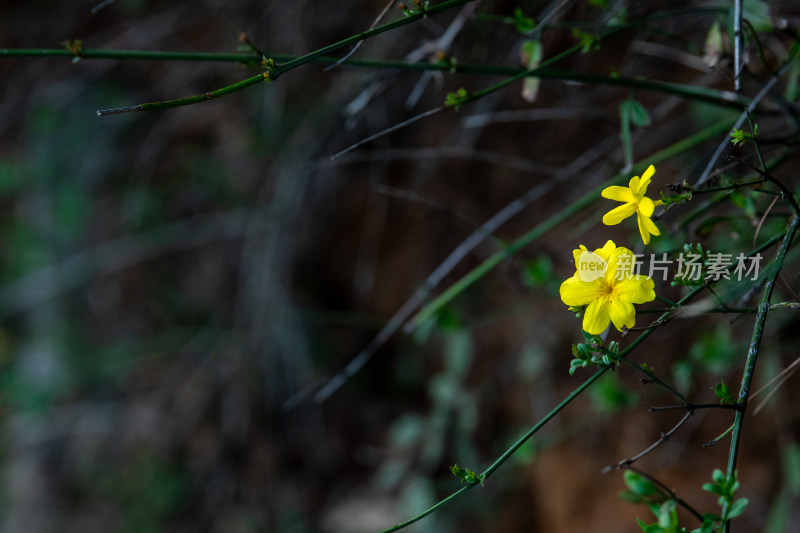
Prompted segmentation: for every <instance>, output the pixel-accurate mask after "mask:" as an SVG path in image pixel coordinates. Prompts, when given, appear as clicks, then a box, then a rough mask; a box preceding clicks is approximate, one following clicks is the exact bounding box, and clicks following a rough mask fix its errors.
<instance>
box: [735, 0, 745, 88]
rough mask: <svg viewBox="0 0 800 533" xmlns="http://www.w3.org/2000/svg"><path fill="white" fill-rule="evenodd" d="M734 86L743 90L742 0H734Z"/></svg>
mask: <svg viewBox="0 0 800 533" xmlns="http://www.w3.org/2000/svg"><path fill="white" fill-rule="evenodd" d="M733 38H734V45H733V86H734V89H735V90H736V92H737V93H740V92H742V52H743V43H742V0H733Z"/></svg>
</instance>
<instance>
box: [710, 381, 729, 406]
mask: <svg viewBox="0 0 800 533" xmlns="http://www.w3.org/2000/svg"><path fill="white" fill-rule="evenodd" d="M714 394H716V395H717V398H719V401H720V402H722V403H724V404H732V403H733V396H731V389H730V387H728V385H727V384H726V383H725V381H724V380H723V381H720V382H719V383H717V384H716V385H714Z"/></svg>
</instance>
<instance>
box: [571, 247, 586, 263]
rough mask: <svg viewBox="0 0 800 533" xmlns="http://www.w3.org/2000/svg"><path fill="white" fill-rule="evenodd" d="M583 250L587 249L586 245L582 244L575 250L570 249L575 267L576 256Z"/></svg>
mask: <svg viewBox="0 0 800 533" xmlns="http://www.w3.org/2000/svg"><path fill="white" fill-rule="evenodd" d="M585 251H587V250H586V247H585V246H584V245H582V244H581V245H580V246H579V247H578V248H577V249H576V250H572V259H573V261H574V262H575V268H578V258H579V257H580V256H581V254H582V253H583V252H585Z"/></svg>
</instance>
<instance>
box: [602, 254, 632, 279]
mask: <svg viewBox="0 0 800 533" xmlns="http://www.w3.org/2000/svg"><path fill="white" fill-rule="evenodd" d="M635 263H636V256H635V255H633V252H631V251H630V250H628V249H627V248H623V247H622V246H620V247H619V248H617V249H616V250H614V254H613V255H612V257H611V259H609V261H608V270H606V276H605V278H606V282H607V283H608V284H609V285H611V284H614V283H617V282H619V281H620V280H625V279H628V278H630V277H631V276H632V275H633V265H634V264H635Z"/></svg>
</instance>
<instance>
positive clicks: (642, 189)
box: [639, 165, 656, 196]
mask: <svg viewBox="0 0 800 533" xmlns="http://www.w3.org/2000/svg"><path fill="white" fill-rule="evenodd" d="M655 173H656V167H654V166H653V165H650V166H649V167H647V170H645V171H644V174H642V177H641V179H640V180H639V194H640V195H642V196H644V194H645V193H646V192H647V186H648V185H650V181H651V179H652V177H653V174H655Z"/></svg>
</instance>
